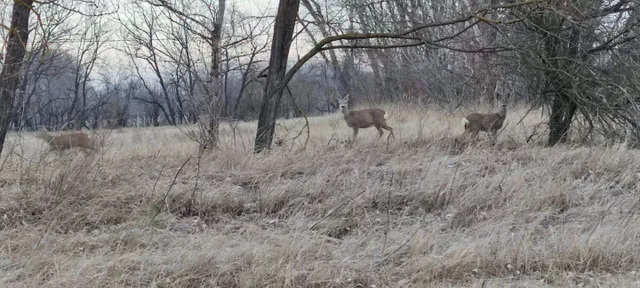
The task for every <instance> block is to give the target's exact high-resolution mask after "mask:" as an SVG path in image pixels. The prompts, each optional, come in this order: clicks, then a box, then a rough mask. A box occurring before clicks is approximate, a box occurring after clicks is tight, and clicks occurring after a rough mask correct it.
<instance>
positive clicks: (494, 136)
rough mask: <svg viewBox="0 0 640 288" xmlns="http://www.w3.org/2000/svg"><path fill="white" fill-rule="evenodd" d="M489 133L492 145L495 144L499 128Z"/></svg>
mask: <svg viewBox="0 0 640 288" xmlns="http://www.w3.org/2000/svg"><path fill="white" fill-rule="evenodd" d="M489 135H490V137H489V138H491V145H495V144H496V140H497V139H498V130H492V131H491V132H489Z"/></svg>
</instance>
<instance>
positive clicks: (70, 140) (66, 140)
mask: <svg viewBox="0 0 640 288" xmlns="http://www.w3.org/2000/svg"><path fill="white" fill-rule="evenodd" d="M35 137H36V138H38V139H42V140H44V141H46V142H47V143H48V144H49V150H50V151H51V150H55V151H63V150H67V149H72V148H80V149H81V151H82V152H84V153H85V154H88V151H94V150H95V149H94V147H93V144H92V143H91V139H89V136H87V134H86V133H84V132H74V133H71V134H66V135H58V136H51V135H49V133H47V132H45V131H40V132H38V133H37V134H36V136H35Z"/></svg>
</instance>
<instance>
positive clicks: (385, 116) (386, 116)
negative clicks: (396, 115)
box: [382, 112, 389, 120]
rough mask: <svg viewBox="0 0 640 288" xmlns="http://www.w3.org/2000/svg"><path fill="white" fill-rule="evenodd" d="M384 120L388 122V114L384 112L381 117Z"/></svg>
mask: <svg viewBox="0 0 640 288" xmlns="http://www.w3.org/2000/svg"><path fill="white" fill-rule="evenodd" d="M382 117H383V118H384V120H389V113H387V112H384V116H382Z"/></svg>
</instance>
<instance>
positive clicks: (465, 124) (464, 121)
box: [462, 118, 469, 127]
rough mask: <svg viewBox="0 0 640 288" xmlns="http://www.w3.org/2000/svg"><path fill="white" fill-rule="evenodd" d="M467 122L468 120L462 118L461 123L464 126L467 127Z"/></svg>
mask: <svg viewBox="0 0 640 288" xmlns="http://www.w3.org/2000/svg"><path fill="white" fill-rule="evenodd" d="M468 124H469V120H467V118H462V125H464V127H467V125H468Z"/></svg>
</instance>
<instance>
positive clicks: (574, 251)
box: [0, 105, 640, 288]
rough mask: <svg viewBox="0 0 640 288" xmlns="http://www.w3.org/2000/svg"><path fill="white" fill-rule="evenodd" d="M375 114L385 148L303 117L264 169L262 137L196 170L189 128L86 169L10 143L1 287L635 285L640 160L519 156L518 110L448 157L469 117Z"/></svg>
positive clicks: (17, 141) (241, 142) (203, 158)
mask: <svg viewBox="0 0 640 288" xmlns="http://www.w3.org/2000/svg"><path fill="white" fill-rule="evenodd" d="M488 109H489V108H487V110H488ZM385 110H387V111H388V112H389V114H390V115H391V118H390V120H389V125H390V126H392V127H393V128H394V132H395V134H396V139H395V140H393V138H392V140H391V144H390V145H389V146H388V147H387V145H386V141H384V140H379V139H378V137H377V132H376V131H375V129H365V130H362V131H361V133H360V135H359V137H358V142H357V143H356V145H355V146H354V147H352V148H347V147H345V146H344V145H343V144H341V143H342V142H343V141H344V140H346V139H347V138H348V137H349V135H350V133H351V131H350V129H349V128H348V127H347V126H346V124H345V123H344V120H342V119H341V116H340V115H339V114H335V115H330V116H324V117H311V118H309V122H310V128H311V130H310V135H311V137H310V139H309V141H308V143H307V146H306V149H304V150H302V149H301V148H302V147H303V146H304V143H305V136H306V133H305V132H303V133H302V136H300V137H298V138H297V139H295V140H292V138H294V137H295V136H296V135H298V134H299V130H300V128H302V126H303V125H304V121H302V120H301V119H291V120H283V121H280V122H279V124H278V130H277V138H278V139H281V140H282V141H280V142H279V143H281V145H280V146H277V147H274V149H273V150H272V151H270V152H268V153H264V154H260V155H255V154H253V153H251V150H252V146H251V143H252V141H253V136H254V133H255V123H232V124H230V125H227V126H224V127H223V128H222V129H223V130H222V143H221V148H220V149H219V150H217V151H213V152H211V153H208V154H204V155H198V147H197V144H196V143H194V142H192V141H190V140H189V137H187V136H186V135H185V133H183V132H182V131H181V130H185V129H190V127H180V128H179V129H178V128H172V127H162V128H153V129H121V130H114V131H98V132H94V133H93V134H92V135H91V137H92V139H98V141H97V142H99V143H100V145H99V146H100V148H99V152H97V153H96V154H94V155H91V156H84V155H83V154H81V153H77V152H74V151H68V152H65V153H62V154H60V155H55V154H49V153H45V152H46V146H45V144H44V143H43V142H42V141H39V140H38V139H35V138H34V135H33V134H31V133H20V134H13V135H10V137H9V145H8V148H5V149H6V150H5V153H3V155H2V157H1V158H0V161H1V162H0V164H2V167H1V169H2V170H1V171H0V247H1V248H2V249H0V286H2V287H66V288H68V287H461V286H464V287H506V286H508V287H571V286H591V287H599V286H604V287H636V286H637V284H638V283H639V282H638V281H640V279H639V277H638V275H637V273H636V271H638V269H639V268H640V267H639V266H640V264H639V263H640V246H638V245H637V243H638V239H639V238H638V237H639V236H638V235H640V228H639V227H640V225H639V224H640V223H639V220H640V218H639V216H638V214H640V213H636V210H637V208H638V203H639V199H640V198H639V197H638V190H639V187H638V185H637V184H636V183H638V180H640V173H639V172H640V153H638V152H636V151H632V150H627V149H626V148H624V147H623V146H621V145H618V146H602V145H599V146H588V145H577V144H581V143H577V140H576V141H575V142H574V143H577V144H576V145H565V146H559V147H555V148H544V146H543V143H544V138H537V136H534V137H531V139H530V141H529V142H528V143H527V141H526V140H527V139H528V138H530V135H531V134H532V132H533V130H534V128H535V129H543V128H540V125H537V124H538V123H540V122H541V121H544V119H542V118H541V117H540V113H539V112H535V113H530V114H529V115H528V116H527V117H523V116H524V115H525V114H526V110H523V109H520V110H516V111H514V110H513V109H511V110H510V111H509V115H508V117H507V121H506V123H505V126H506V127H505V129H504V131H502V132H501V134H500V135H499V136H498V143H497V145H496V146H495V147H490V146H489V145H487V143H486V142H483V141H480V142H478V143H471V144H470V145H468V146H466V145H464V146H460V145H457V142H455V141H453V140H452V138H453V137H455V136H456V135H458V134H460V133H462V130H463V128H462V127H461V124H460V119H461V117H462V116H463V115H464V114H465V113H468V112H469V111H454V112H445V111H430V110H422V109H416V108H410V107H408V106H403V105H393V106H389V107H385ZM520 120H522V121H520ZM232 128H233V129H232ZM482 136H483V137H484V138H485V139H486V135H482ZM454 144H455V145H454Z"/></svg>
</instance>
